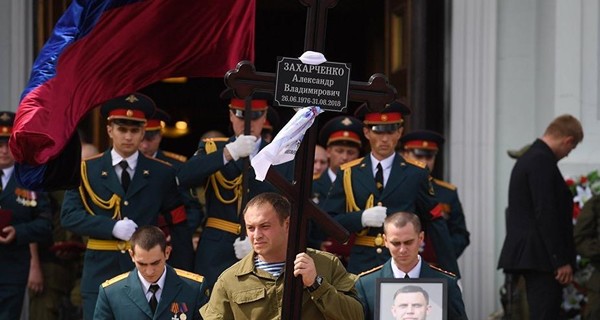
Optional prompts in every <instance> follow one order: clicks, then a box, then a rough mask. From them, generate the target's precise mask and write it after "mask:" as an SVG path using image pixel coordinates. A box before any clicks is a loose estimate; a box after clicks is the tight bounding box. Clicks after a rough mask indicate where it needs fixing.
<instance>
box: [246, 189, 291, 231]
mask: <svg viewBox="0 0 600 320" xmlns="http://www.w3.org/2000/svg"><path fill="white" fill-rule="evenodd" d="M265 204H270V205H271V206H272V207H273V209H275V212H277V215H278V216H279V221H280V222H281V223H283V221H285V219H286V218H288V217H289V216H290V213H291V211H292V205H291V204H290V202H289V201H288V199H286V198H285V197H284V196H282V195H280V194H279V193H275V192H264V193H261V194H259V195H257V196H255V197H254V198H252V199H250V201H248V204H246V208H244V214H246V211H248V208H250V207H261V206H263V205H265Z"/></svg>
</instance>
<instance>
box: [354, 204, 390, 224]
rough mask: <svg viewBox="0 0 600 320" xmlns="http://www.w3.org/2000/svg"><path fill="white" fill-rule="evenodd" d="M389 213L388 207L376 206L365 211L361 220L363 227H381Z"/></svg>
mask: <svg viewBox="0 0 600 320" xmlns="http://www.w3.org/2000/svg"><path fill="white" fill-rule="evenodd" d="M386 213H387V208H386V207H382V206H376V207H372V208H369V209H366V210H365V211H363V213H362V216H361V217H360V222H361V223H362V225H363V227H381V226H383V221H384V220H385V217H386V216H387V215H386Z"/></svg>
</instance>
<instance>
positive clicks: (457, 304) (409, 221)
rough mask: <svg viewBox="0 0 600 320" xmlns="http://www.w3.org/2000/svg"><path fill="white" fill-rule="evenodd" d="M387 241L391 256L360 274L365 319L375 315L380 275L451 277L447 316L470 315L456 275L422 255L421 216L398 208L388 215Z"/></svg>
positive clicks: (359, 288)
mask: <svg viewBox="0 0 600 320" xmlns="http://www.w3.org/2000/svg"><path fill="white" fill-rule="evenodd" d="M383 229H384V235H383V240H384V245H385V246H386V247H387V248H388V249H389V251H390V254H391V255H392V258H391V259H389V260H388V261H387V262H386V263H384V264H383V265H381V266H378V267H376V268H373V269H371V270H369V271H366V272H363V273H361V274H360V278H359V279H358V282H357V283H356V291H358V295H359V297H360V299H361V301H362V302H363V307H364V311H365V319H373V315H374V311H375V308H377V306H375V292H376V288H375V285H376V279H378V278H444V279H447V281H448V303H449V304H448V308H447V310H448V319H449V320H453V319H467V315H466V313H465V306H464V303H463V300H462V294H461V292H460V289H459V288H458V285H457V283H456V277H455V276H454V275H453V274H452V273H450V272H447V271H444V270H442V269H439V268H436V267H433V266H430V265H428V264H427V263H426V262H425V261H423V259H421V257H420V256H419V247H420V246H421V243H422V242H423V239H424V233H423V231H422V230H421V222H420V221H419V217H417V216H416V215H414V214H412V213H408V212H397V213H394V214H392V215H390V216H388V217H387V218H386V219H385V222H384V226H383Z"/></svg>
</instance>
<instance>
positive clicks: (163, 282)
mask: <svg viewBox="0 0 600 320" xmlns="http://www.w3.org/2000/svg"><path fill="white" fill-rule="evenodd" d="M130 243H131V249H130V250H129V255H130V256H131V260H132V261H133V263H135V268H134V269H133V270H132V271H131V272H126V273H123V274H121V275H118V276H116V277H114V278H112V279H110V280H107V281H105V282H104V283H103V284H102V285H101V286H100V289H99V290H100V293H99V295H98V302H97V304H96V310H95V311H94V319H181V320H185V319H200V313H199V312H198V309H200V306H201V305H202V304H204V302H205V301H206V296H205V295H204V292H203V291H204V289H203V283H202V280H203V278H202V276H200V275H197V274H194V273H191V272H187V271H184V270H180V269H174V268H172V267H170V266H169V265H167V263H166V261H167V259H168V258H169V255H170V253H171V247H169V246H167V241H166V238H165V235H164V233H163V232H162V231H161V230H160V229H159V228H158V227H155V226H144V227H140V228H139V229H137V230H136V232H134V233H133V235H132V236H131V239H130Z"/></svg>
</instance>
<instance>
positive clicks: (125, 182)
mask: <svg viewBox="0 0 600 320" xmlns="http://www.w3.org/2000/svg"><path fill="white" fill-rule="evenodd" d="M119 165H120V166H121V168H123V172H121V185H122V186H123V190H125V192H127V188H129V183H130V182H131V177H130V176H129V172H127V167H128V165H127V161H125V160H122V161H121V162H119Z"/></svg>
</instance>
